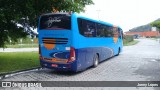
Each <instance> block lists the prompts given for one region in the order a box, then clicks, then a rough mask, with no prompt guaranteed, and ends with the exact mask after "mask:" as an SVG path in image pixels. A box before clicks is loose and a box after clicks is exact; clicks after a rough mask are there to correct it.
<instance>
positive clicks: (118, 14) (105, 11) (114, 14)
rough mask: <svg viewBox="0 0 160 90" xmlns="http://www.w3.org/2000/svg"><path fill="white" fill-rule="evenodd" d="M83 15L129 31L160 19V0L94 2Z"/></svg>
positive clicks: (100, 0)
mask: <svg viewBox="0 0 160 90" xmlns="http://www.w3.org/2000/svg"><path fill="white" fill-rule="evenodd" d="M93 2H94V3H95V4H94V5H87V6H86V7H85V12H84V13H81V14H82V15H84V16H87V17H89V18H93V19H98V20H101V21H105V22H109V23H111V24H114V25H118V26H120V27H121V28H122V29H123V30H124V31H128V30H129V29H132V28H134V27H137V26H141V25H145V24H148V23H150V22H152V21H154V20H156V19H158V18H160V0H93Z"/></svg>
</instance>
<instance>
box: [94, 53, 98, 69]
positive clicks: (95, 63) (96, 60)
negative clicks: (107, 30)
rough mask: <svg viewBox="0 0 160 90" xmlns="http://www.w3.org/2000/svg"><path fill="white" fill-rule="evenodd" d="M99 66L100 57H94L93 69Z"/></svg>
mask: <svg viewBox="0 0 160 90" xmlns="http://www.w3.org/2000/svg"><path fill="white" fill-rule="evenodd" d="M98 64H99V57H98V55H97V54H96V55H94V58H93V67H97V66H98Z"/></svg>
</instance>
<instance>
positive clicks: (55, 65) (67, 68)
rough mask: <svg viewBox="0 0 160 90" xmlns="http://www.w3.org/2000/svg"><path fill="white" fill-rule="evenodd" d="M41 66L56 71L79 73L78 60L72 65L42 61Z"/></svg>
mask: <svg viewBox="0 0 160 90" xmlns="http://www.w3.org/2000/svg"><path fill="white" fill-rule="evenodd" d="M40 65H41V66H42V67H45V68H49V69H54V70H56V71H74V72H77V62H76V60H75V61H74V62H72V63H66V64H62V63H54V62H48V61H45V60H40Z"/></svg>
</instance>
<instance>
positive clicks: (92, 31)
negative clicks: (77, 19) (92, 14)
mask: <svg viewBox="0 0 160 90" xmlns="http://www.w3.org/2000/svg"><path fill="white" fill-rule="evenodd" d="M86 29H87V30H86V31H85V34H86V35H87V36H88V37H96V26H95V23H94V22H91V21H86Z"/></svg>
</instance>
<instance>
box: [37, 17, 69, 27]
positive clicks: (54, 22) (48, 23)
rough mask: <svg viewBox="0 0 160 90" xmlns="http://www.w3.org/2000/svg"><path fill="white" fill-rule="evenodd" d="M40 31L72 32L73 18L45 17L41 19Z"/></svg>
mask: <svg viewBox="0 0 160 90" xmlns="http://www.w3.org/2000/svg"><path fill="white" fill-rule="evenodd" d="M39 29H40V30H42V29H43V30H64V29H67V30H71V16H70V15H67V14H52V15H44V16H42V17H41V19H40V27H39Z"/></svg>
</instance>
